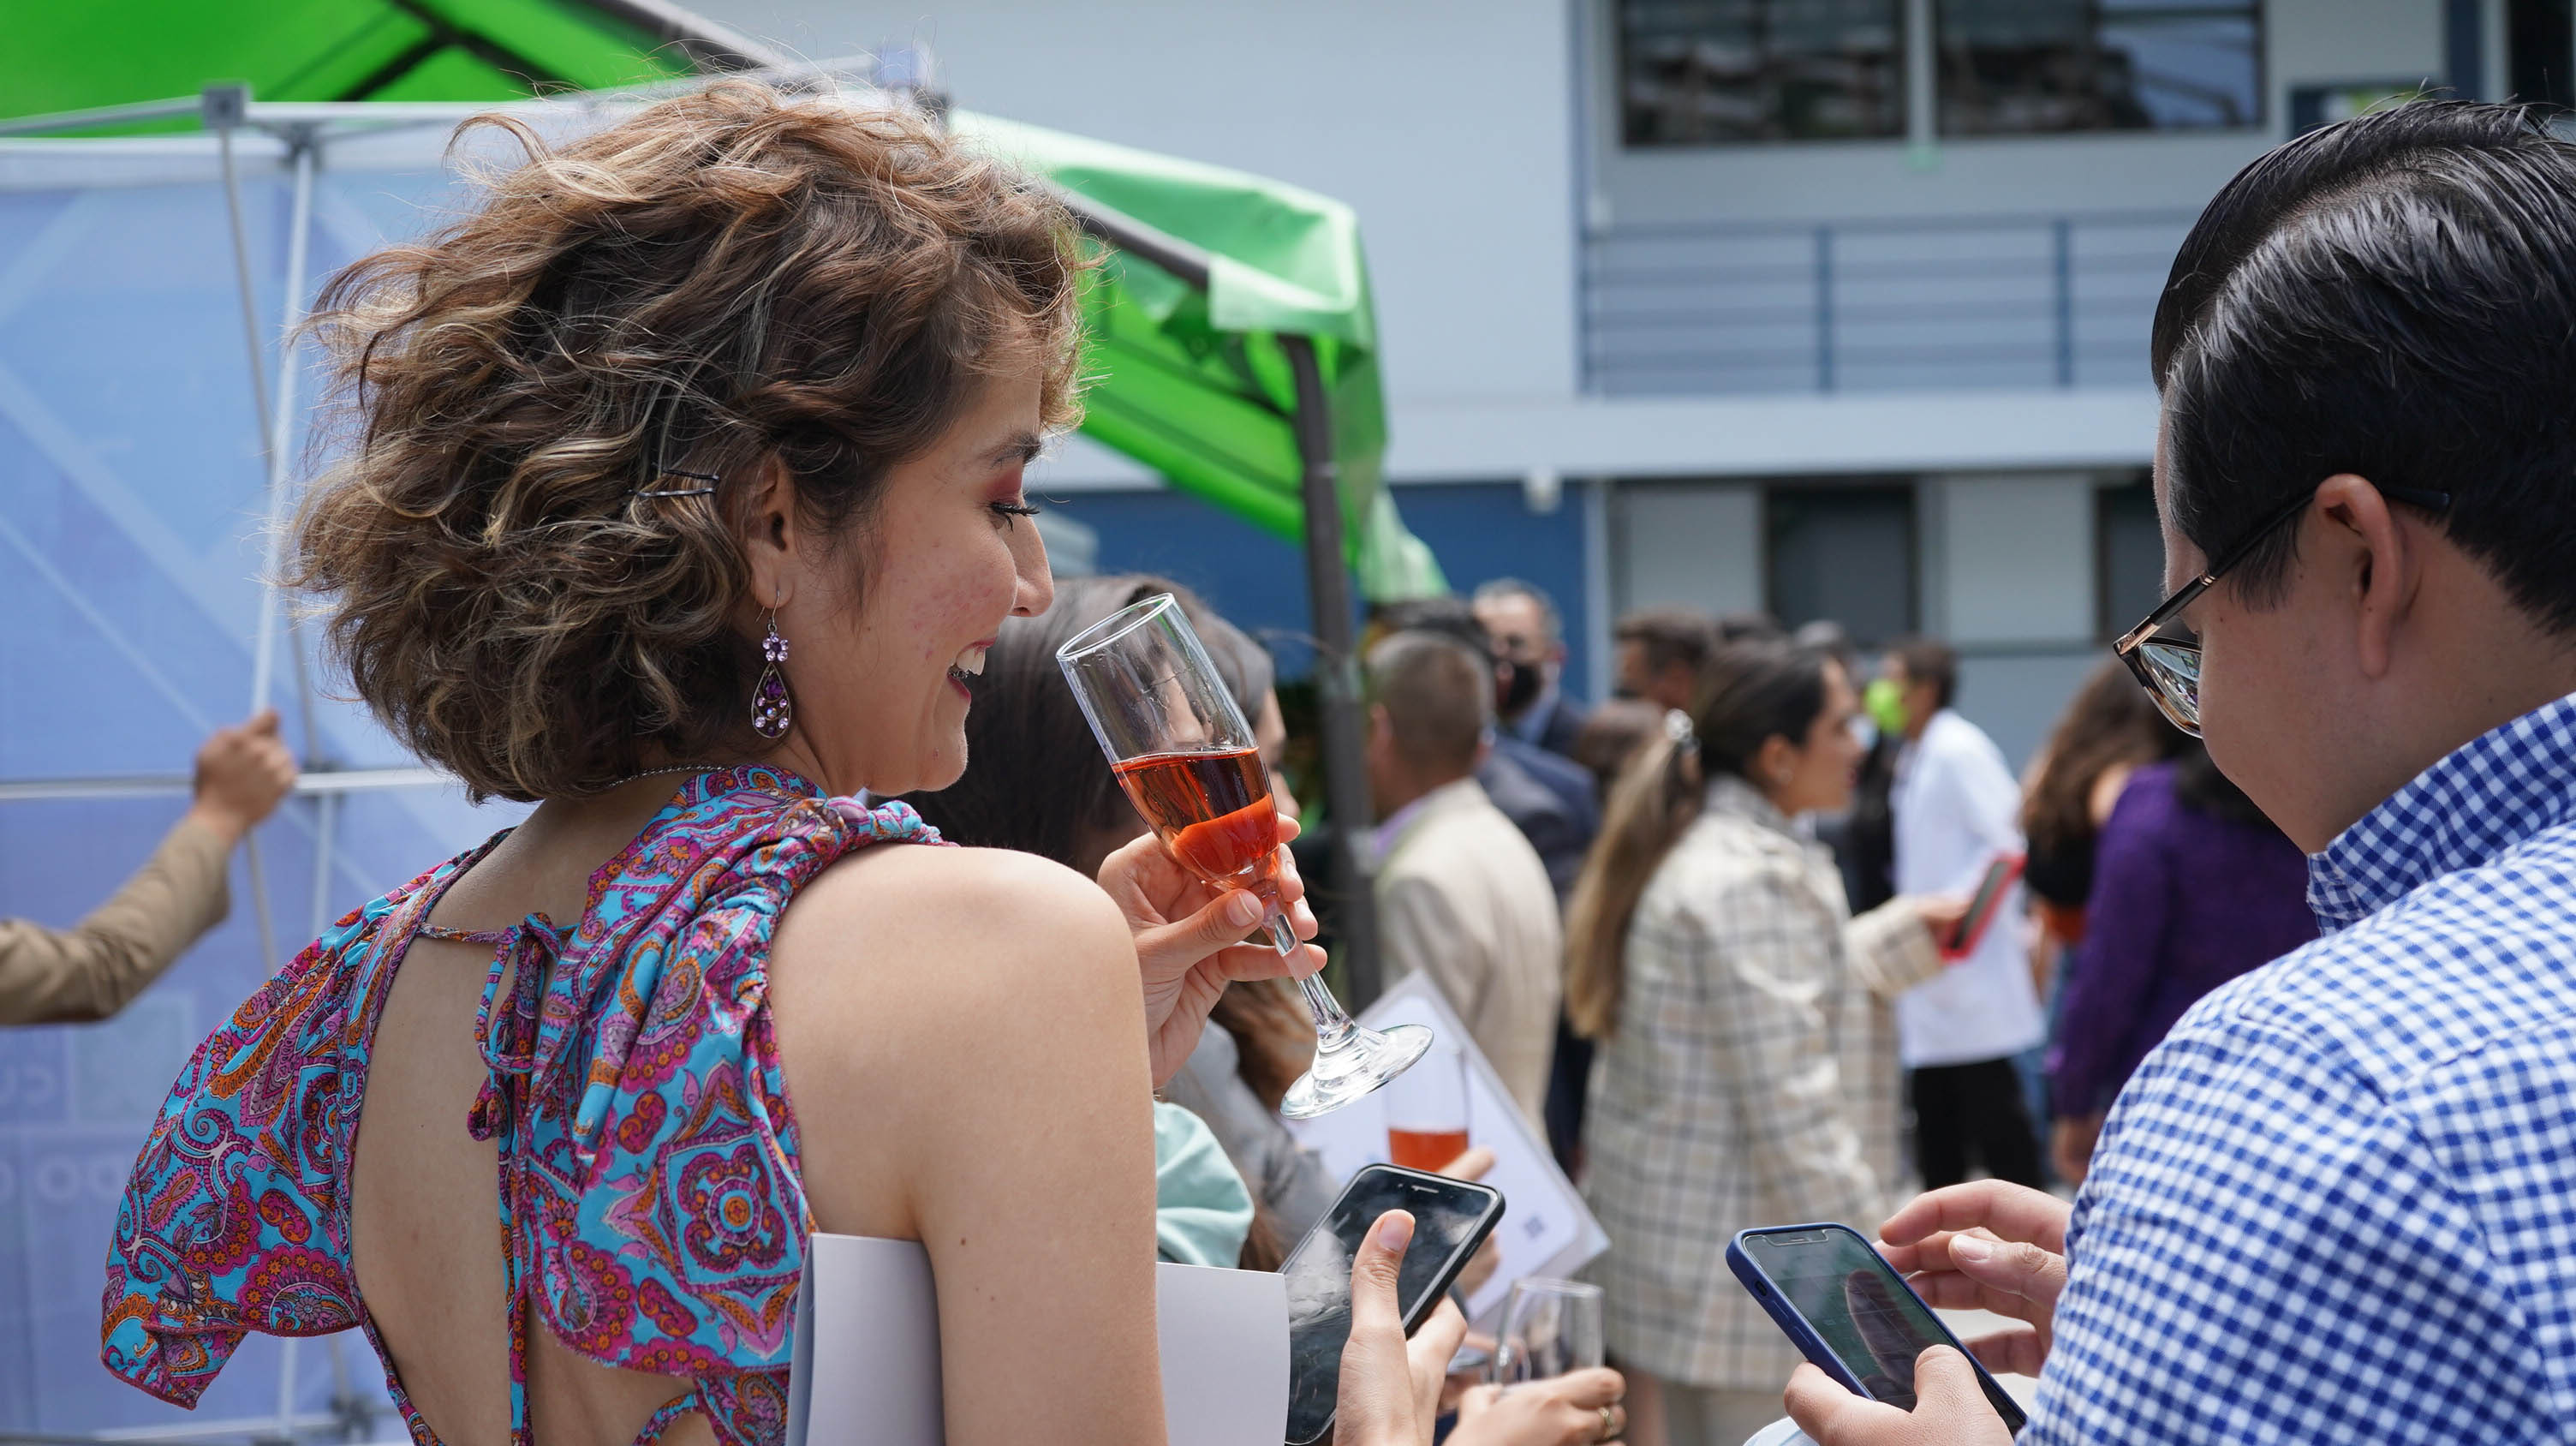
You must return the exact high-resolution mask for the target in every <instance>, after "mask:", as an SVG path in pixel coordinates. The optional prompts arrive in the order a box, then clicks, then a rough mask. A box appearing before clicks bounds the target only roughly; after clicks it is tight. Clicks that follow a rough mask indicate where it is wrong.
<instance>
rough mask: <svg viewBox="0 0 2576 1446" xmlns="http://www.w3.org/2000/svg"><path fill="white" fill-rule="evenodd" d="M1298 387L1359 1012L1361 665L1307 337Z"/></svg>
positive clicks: (1331, 773)
mask: <svg viewBox="0 0 2576 1446" xmlns="http://www.w3.org/2000/svg"><path fill="white" fill-rule="evenodd" d="M1279 348H1280V350H1281V351H1283V352H1286V353H1287V355H1288V369H1289V372H1290V374H1291V375H1292V376H1293V377H1294V378H1295V380H1296V386H1297V415H1296V416H1295V417H1294V418H1292V419H1291V420H1292V421H1293V422H1294V423H1295V425H1296V429H1297V459H1298V462H1299V464H1300V467H1299V470H1300V477H1299V481H1300V483H1301V484H1302V490H1303V493H1304V498H1305V507H1306V591H1307V595H1308V598H1309V601H1310V602H1311V604H1312V606H1313V609H1314V617H1315V698H1316V712H1317V714H1318V715H1319V718H1320V721H1321V723H1322V727H1323V735H1324V737H1323V744H1324V785H1325V790H1326V792H1325V807H1326V808H1328V809H1329V810H1330V811H1331V813H1332V824H1333V880H1332V882H1333V888H1334V891H1335V893H1336V894H1337V895H1338V896H1339V898H1340V900H1341V908H1340V912H1339V922H1340V925H1341V934H1342V967H1343V971H1344V973H1343V986H1342V993H1343V995H1344V997H1345V998H1346V999H1348V1000H1349V1003H1350V1007H1351V1008H1353V1009H1365V1008H1367V1007H1368V1004H1369V1001H1370V1000H1372V999H1375V998H1377V996H1378V989H1379V984H1380V980H1379V974H1378V952H1377V890H1376V875H1375V871H1374V870H1373V869H1372V868H1371V867H1370V865H1369V859H1368V853H1367V850H1366V849H1365V847H1364V846H1363V844H1362V840H1363V839H1364V838H1365V837H1366V836H1367V834H1368V831H1369V825H1370V822H1371V820H1370V816H1369V793H1368V772H1367V769H1368V764H1367V761H1366V759H1365V757H1364V756H1363V753H1364V746H1365V745H1364V743H1363V740H1362V736H1361V731H1360V687H1359V678H1360V667H1359V658H1358V657H1357V655H1356V644H1355V642H1354V640H1353V638H1352V632H1351V579H1350V573H1349V571H1348V568H1347V564H1346V563H1345V562H1344V561H1343V557H1342V489H1341V464H1340V463H1339V462H1337V461H1335V460H1334V456H1333V412H1332V399H1331V398H1330V397H1328V396H1327V395H1326V394H1325V391H1324V370H1323V366H1322V364H1321V363H1320V362H1319V361H1318V360H1317V359H1316V356H1315V342H1314V339H1313V338H1312V337H1305V336H1292V335H1287V334H1284V333H1283V334H1282V335H1281V336H1280V338H1279Z"/></svg>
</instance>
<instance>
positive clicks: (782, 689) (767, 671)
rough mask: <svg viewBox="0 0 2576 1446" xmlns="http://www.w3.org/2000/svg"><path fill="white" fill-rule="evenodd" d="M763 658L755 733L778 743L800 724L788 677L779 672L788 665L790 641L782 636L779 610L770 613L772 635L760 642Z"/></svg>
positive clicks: (754, 699)
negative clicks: (779, 666) (793, 726)
mask: <svg viewBox="0 0 2576 1446" xmlns="http://www.w3.org/2000/svg"><path fill="white" fill-rule="evenodd" d="M760 656H761V658H762V659H763V665H762V667H761V670H760V681H759V682H758V683H756V684H754V685H753V686H752V690H751V731H752V732H754V733H757V734H759V735H760V736H761V737H763V738H766V739H768V740H769V741H770V742H772V743H775V742H777V741H778V740H779V739H781V738H784V737H786V736H787V729H788V726H789V725H790V724H792V723H794V722H795V721H796V703H795V700H793V699H791V698H789V697H788V696H787V678H786V675H784V674H782V673H780V672H779V671H778V665H779V664H781V663H784V662H786V661H787V640H786V639H785V638H782V637H780V636H779V635H778V609H776V608H771V609H770V610H769V635H768V636H767V637H765V638H762V639H761V640H760Z"/></svg>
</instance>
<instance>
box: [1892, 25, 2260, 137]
mask: <svg viewBox="0 0 2576 1446" xmlns="http://www.w3.org/2000/svg"><path fill="white" fill-rule="evenodd" d="M1935 3H1936V10H1937V14H1938V16H1939V21H1938V24H1937V27H1936V28H1937V29H1938V31H1939V36H1938V42H1937V43H1938V45H1939V48H1940V57H1939V59H1940V65H1939V74H1940V104H1939V113H1940V124H1941V131H1942V133H1943V134H1944V135H1961V136H1982V135H2036V134H2046V133H2053V132H2061V131H2139V130H2202V129H2210V128H2217V127H2240V126H2255V125H2260V124H2262V121H2263V62H2262V39H2263V16H2262V6H2261V4H2260V3H2259V0H2233V3H2229V0H1935Z"/></svg>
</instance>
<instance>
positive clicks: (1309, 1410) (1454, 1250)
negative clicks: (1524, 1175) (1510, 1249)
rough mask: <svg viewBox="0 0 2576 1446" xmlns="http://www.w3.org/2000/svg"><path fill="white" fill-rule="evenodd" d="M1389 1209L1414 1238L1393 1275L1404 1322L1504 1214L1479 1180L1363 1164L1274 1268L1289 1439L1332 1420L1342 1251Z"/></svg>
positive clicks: (1344, 1273) (1346, 1310)
mask: <svg viewBox="0 0 2576 1446" xmlns="http://www.w3.org/2000/svg"><path fill="white" fill-rule="evenodd" d="M1389 1210H1403V1211H1406V1212H1408V1213H1410V1214H1411V1215H1412V1216H1413V1243H1412V1244H1410V1245H1408V1246H1406V1247H1405V1250H1404V1265H1403V1267H1402V1269H1400V1270H1399V1271H1398V1272H1397V1273H1396V1288H1395V1295H1396V1305H1397V1308H1398V1309H1400V1310H1401V1311H1403V1313H1404V1319H1405V1323H1406V1325H1407V1327H1408V1328H1409V1327H1410V1326H1411V1325H1412V1324H1413V1323H1414V1322H1415V1321H1416V1320H1418V1319H1419V1318H1420V1317H1421V1316H1422V1315H1424V1314H1426V1313H1427V1311H1428V1305H1429V1301H1430V1297H1431V1295H1432V1293H1433V1292H1434V1291H1435V1290H1440V1289H1445V1288H1446V1287H1447V1286H1448V1284H1449V1282H1450V1281H1451V1280H1453V1279H1455V1278H1456V1276H1457V1273H1458V1266H1459V1265H1460V1264H1463V1263H1464V1259H1463V1257H1464V1256H1465V1255H1466V1254H1467V1253H1468V1252H1470V1251H1472V1250H1474V1249H1475V1247H1476V1244H1477V1242H1479V1241H1480V1240H1482V1239H1483V1238H1484V1235H1485V1233H1486V1231H1488V1230H1490V1229H1491V1228H1492V1226H1493V1221H1494V1220H1495V1219H1496V1218H1499V1217H1500V1216H1501V1214H1502V1213H1503V1197H1502V1196H1501V1194H1500V1193H1498V1192H1496V1191H1495V1190H1493V1189H1491V1188H1489V1187H1487V1186H1483V1185H1471V1184H1468V1183H1466V1182H1464V1181H1460V1180H1448V1179H1443V1178H1441V1177H1439V1176H1436V1175H1423V1174H1417V1173H1415V1172H1413V1171H1410V1170H1398V1169H1394V1168H1392V1167H1389V1166H1386V1165H1371V1166H1368V1167H1367V1168H1365V1169H1363V1170H1361V1171H1360V1172H1359V1173H1358V1174H1356V1175H1353V1176H1352V1177H1351V1183H1350V1184H1349V1185H1348V1186H1346V1187H1345V1188H1344V1189H1343V1191H1342V1198H1341V1199H1339V1200H1336V1201H1334V1202H1333V1208H1332V1209H1331V1210H1330V1211H1329V1212H1327V1213H1326V1214H1325V1216H1324V1218H1323V1219H1322V1220H1319V1221H1317V1222H1316V1223H1315V1228H1314V1229H1312V1230H1310V1231H1308V1232H1306V1238H1305V1239H1304V1240H1301V1241H1299V1242H1298V1243H1297V1249H1296V1250H1295V1251H1294V1252H1292V1253H1291V1254H1290V1255H1289V1257H1288V1260H1287V1263H1286V1264H1283V1265H1281V1266H1280V1267H1279V1273H1280V1275H1282V1276H1283V1277H1285V1278H1286V1281H1287V1285H1288V1438H1287V1439H1288V1440H1290V1441H1294V1442H1304V1441H1312V1440H1314V1439H1316V1438H1317V1437H1319V1436H1321V1435H1323V1434H1324V1431H1325V1429H1326V1428H1327V1427H1329V1426H1330V1425H1332V1422H1333V1407H1334V1404H1335V1402H1336V1400H1337V1399H1338V1398H1339V1397H1340V1394H1341V1383H1342V1347H1343V1345H1344V1344H1346V1343H1347V1342H1348V1341H1349V1340H1350V1336H1351V1256H1352V1255H1353V1253H1355V1252H1356V1251H1357V1250H1358V1249H1359V1245H1360V1241H1361V1240H1362V1238H1364V1237H1365V1236H1366V1235H1367V1234H1368V1230H1369V1227H1370V1226H1372V1225H1375V1224H1376V1223H1377V1218H1378V1217H1379V1216H1381V1215H1383V1214H1385V1213H1386V1212H1388V1211H1389Z"/></svg>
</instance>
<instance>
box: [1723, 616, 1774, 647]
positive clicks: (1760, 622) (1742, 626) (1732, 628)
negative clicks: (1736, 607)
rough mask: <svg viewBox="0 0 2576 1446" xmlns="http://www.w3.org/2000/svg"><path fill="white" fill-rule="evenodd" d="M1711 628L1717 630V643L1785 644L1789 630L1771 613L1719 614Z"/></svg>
mask: <svg viewBox="0 0 2576 1446" xmlns="http://www.w3.org/2000/svg"><path fill="white" fill-rule="evenodd" d="M1711 626H1713V627H1715V628H1716V629H1717V641H1718V643H1719V644H1720V645H1721V646H1722V645H1724V644H1727V643H1785V642H1787V641H1789V630H1788V629H1787V628H1784V627H1782V626H1780V620H1779V619H1778V618H1775V617H1773V616H1771V615H1770V614H1769V613H1761V612H1748V613H1719V614H1718V615H1717V618H1716V620H1715V621H1714V623H1712V624H1711Z"/></svg>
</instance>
